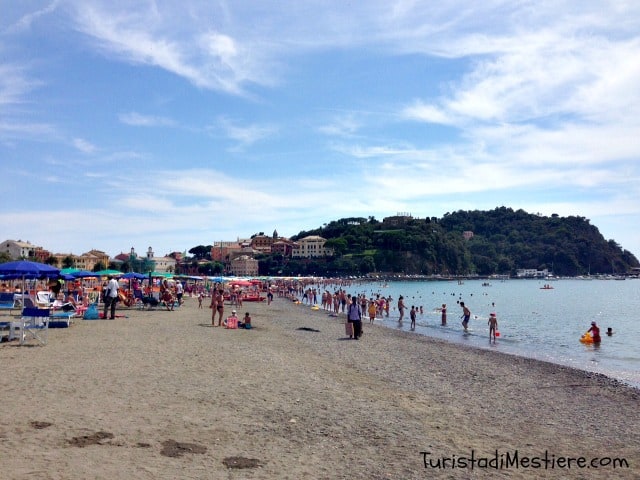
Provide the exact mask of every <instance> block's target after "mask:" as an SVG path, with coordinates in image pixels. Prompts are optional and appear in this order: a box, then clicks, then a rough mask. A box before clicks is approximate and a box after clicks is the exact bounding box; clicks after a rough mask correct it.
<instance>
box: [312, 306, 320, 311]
mask: <svg viewBox="0 0 640 480" xmlns="http://www.w3.org/2000/svg"><path fill="white" fill-rule="evenodd" d="M311 310H320V307H319V306H318V305H314V306H313V307H311Z"/></svg>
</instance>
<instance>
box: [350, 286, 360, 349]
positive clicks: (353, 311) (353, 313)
mask: <svg viewBox="0 0 640 480" xmlns="http://www.w3.org/2000/svg"><path fill="white" fill-rule="evenodd" d="M347 322H349V323H352V324H353V338H354V340H358V339H360V337H361V336H362V312H361V311H360V305H358V299H357V297H355V296H353V297H351V303H350V304H349V309H348V311H347Z"/></svg>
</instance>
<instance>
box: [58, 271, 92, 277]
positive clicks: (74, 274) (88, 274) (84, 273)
mask: <svg viewBox="0 0 640 480" xmlns="http://www.w3.org/2000/svg"><path fill="white" fill-rule="evenodd" d="M61 273H62V272H61ZM70 275H71V277H73V278H89V277H94V278H96V277H98V276H99V275H98V274H97V273H96V272H90V271H88V270H78V271H75V272H71V274H70Z"/></svg>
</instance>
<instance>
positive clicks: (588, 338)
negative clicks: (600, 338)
mask: <svg viewBox="0 0 640 480" xmlns="http://www.w3.org/2000/svg"><path fill="white" fill-rule="evenodd" d="M580 341H581V342H582V343H593V337H592V336H591V332H587V333H585V334H584V335H582V336H581V337H580Z"/></svg>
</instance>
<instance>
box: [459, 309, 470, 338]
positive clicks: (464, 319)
mask: <svg viewBox="0 0 640 480" xmlns="http://www.w3.org/2000/svg"><path fill="white" fill-rule="evenodd" d="M460 306H461V307H462V326H463V327H464V331H465V332H466V331H467V328H468V327H469V319H470V318H471V310H469V308H468V307H467V306H466V305H465V304H464V302H460Z"/></svg>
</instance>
